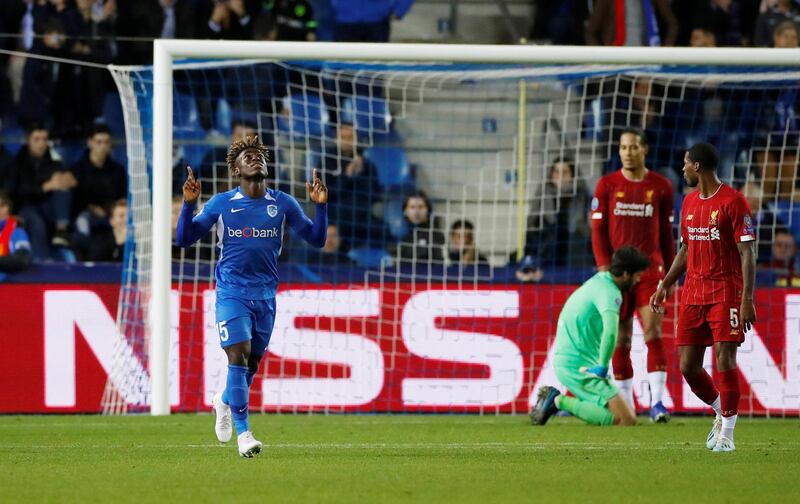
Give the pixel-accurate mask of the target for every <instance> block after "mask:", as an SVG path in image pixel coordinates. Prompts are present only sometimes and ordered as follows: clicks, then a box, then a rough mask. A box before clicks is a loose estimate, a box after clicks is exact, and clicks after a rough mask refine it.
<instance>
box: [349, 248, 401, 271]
mask: <svg viewBox="0 0 800 504" xmlns="http://www.w3.org/2000/svg"><path fill="white" fill-rule="evenodd" d="M347 257H349V258H350V260H351V261H353V262H354V263H356V265H357V266H360V267H362V268H380V267H381V266H382V265H385V266H389V265H390V264H391V262H392V256H390V255H389V253H388V252H386V251H385V250H384V249H381V248H372V247H359V248H353V249H350V251H349V252H348V253H347Z"/></svg>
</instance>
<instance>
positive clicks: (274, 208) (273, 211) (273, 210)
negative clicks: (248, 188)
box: [267, 205, 278, 217]
mask: <svg viewBox="0 0 800 504" xmlns="http://www.w3.org/2000/svg"><path fill="white" fill-rule="evenodd" d="M267 213H268V214H269V216H270V217H275V216H276V215H278V207H277V206H275V205H268V206H267Z"/></svg>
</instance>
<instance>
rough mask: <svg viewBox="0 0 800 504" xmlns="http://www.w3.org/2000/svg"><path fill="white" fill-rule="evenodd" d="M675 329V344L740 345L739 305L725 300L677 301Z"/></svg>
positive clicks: (742, 332)
mask: <svg viewBox="0 0 800 504" xmlns="http://www.w3.org/2000/svg"><path fill="white" fill-rule="evenodd" d="M677 332H678V334H677V337H676V343H677V345H678V346H682V345H699V346H711V345H713V344H714V343H719V342H723V341H729V342H733V343H738V344H740V345H741V344H742V343H743V342H744V331H742V328H741V327H740V323H739V307H738V306H734V305H732V304H728V303H718V304H713V305H685V304H681V306H680V309H679V310H678V329H677Z"/></svg>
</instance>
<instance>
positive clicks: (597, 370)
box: [581, 366, 608, 379]
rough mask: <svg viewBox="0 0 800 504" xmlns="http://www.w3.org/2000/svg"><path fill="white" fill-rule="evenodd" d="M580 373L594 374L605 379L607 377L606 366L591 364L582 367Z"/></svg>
mask: <svg viewBox="0 0 800 504" xmlns="http://www.w3.org/2000/svg"><path fill="white" fill-rule="evenodd" d="M581 373H583V374H587V375H590V376H595V377H597V378H602V379H605V378H607V377H608V367H604V366H593V367H585V366H584V367H582V368H581Z"/></svg>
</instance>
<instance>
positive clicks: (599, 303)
mask: <svg viewBox="0 0 800 504" xmlns="http://www.w3.org/2000/svg"><path fill="white" fill-rule="evenodd" d="M621 305H622V292H621V291H620V290H619V287H617V285H616V284H615V283H614V280H613V278H612V276H611V273H609V272H607V271H604V272H600V273H597V274H596V275H594V276H593V277H592V278H590V279H589V280H587V281H586V282H584V284H583V285H581V286H580V287H579V288H578V290H576V291H575V292H573V293H572V295H571V296H570V297H569V299H567V302H566V303H565V304H564V307H563V308H562V309H561V315H559V317H558V329H557V332H556V350H555V364H557V365H561V366H568V367H581V366H587V367H592V366H597V365H601V366H604V367H608V363H609V361H610V360H611V354H612V353H613V351H614V346H615V345H616V344H617V333H618V331H619V309H620V306H621Z"/></svg>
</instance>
